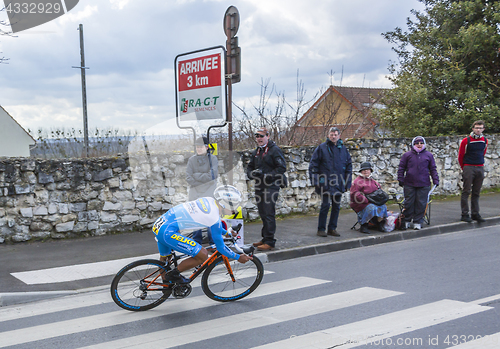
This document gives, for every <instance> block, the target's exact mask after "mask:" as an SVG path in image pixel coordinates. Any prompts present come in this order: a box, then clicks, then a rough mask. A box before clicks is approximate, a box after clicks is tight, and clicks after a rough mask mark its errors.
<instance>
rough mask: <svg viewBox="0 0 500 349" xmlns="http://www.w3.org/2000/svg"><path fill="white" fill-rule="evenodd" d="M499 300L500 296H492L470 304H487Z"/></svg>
mask: <svg viewBox="0 0 500 349" xmlns="http://www.w3.org/2000/svg"><path fill="white" fill-rule="evenodd" d="M497 299H500V294H497V295H494V296H491V297H486V298H481V299H478V300H475V301H472V302H470V303H474V304H485V303H489V302H493V301H496V300H497Z"/></svg>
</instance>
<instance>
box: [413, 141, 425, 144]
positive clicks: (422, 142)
mask: <svg viewBox="0 0 500 349" xmlns="http://www.w3.org/2000/svg"><path fill="white" fill-rule="evenodd" d="M415 144H424V142H420V141H419V142H415Z"/></svg>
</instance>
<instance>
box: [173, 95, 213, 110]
mask: <svg viewBox="0 0 500 349" xmlns="http://www.w3.org/2000/svg"><path fill="white" fill-rule="evenodd" d="M219 97H220V96H214V97H206V98H204V99H202V98H198V99H186V98H183V99H182V100H181V112H183V113H187V112H188V109H189V108H196V109H204V110H207V108H209V110H214V109H215V106H216V105H217V99H218V98H219ZM202 100H203V102H202ZM197 111H199V110H197Z"/></svg>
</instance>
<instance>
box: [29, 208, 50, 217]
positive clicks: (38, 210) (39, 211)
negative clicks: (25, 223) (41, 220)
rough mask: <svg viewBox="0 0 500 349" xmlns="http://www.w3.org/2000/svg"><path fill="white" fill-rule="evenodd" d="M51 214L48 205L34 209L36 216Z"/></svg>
mask: <svg viewBox="0 0 500 349" xmlns="http://www.w3.org/2000/svg"><path fill="white" fill-rule="evenodd" d="M48 214H49V211H48V209H47V207H45V206H37V207H35V208H34V209H33V215H34V216H46V215H48Z"/></svg>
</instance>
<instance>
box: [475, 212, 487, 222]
mask: <svg viewBox="0 0 500 349" xmlns="http://www.w3.org/2000/svg"><path fill="white" fill-rule="evenodd" d="M472 219H473V220H475V221H477V222H478V223H483V222H486V219H484V218H483V217H481V216H480V215H478V214H473V215H472Z"/></svg>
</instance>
